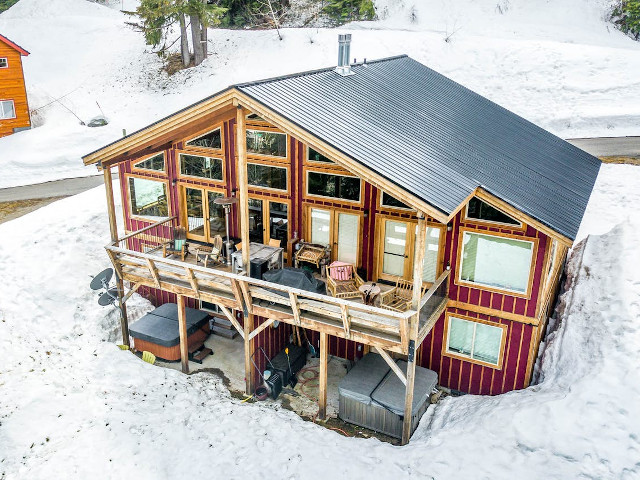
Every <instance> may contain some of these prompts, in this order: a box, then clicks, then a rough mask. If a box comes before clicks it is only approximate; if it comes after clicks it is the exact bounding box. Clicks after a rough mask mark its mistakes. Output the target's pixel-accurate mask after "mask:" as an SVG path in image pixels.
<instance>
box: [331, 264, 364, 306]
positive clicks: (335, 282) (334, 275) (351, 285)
mask: <svg viewBox="0 0 640 480" xmlns="http://www.w3.org/2000/svg"><path fill="white" fill-rule="evenodd" d="M363 284H364V280H362V278H360V275H358V273H357V272H356V266H355V265H354V264H352V263H344V262H333V263H332V264H331V265H329V266H328V267H327V291H328V292H329V294H330V295H331V296H332V297H336V298H361V297H362V293H361V292H360V290H359V289H360V287H361V286H362V285H363Z"/></svg>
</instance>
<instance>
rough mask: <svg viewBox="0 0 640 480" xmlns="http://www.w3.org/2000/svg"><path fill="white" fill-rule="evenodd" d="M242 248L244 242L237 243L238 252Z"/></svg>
mask: <svg viewBox="0 0 640 480" xmlns="http://www.w3.org/2000/svg"><path fill="white" fill-rule="evenodd" d="M240 250H242V242H238V243H236V252H239V251H240Z"/></svg>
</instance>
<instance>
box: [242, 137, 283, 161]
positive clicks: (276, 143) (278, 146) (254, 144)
mask: <svg viewBox="0 0 640 480" xmlns="http://www.w3.org/2000/svg"><path fill="white" fill-rule="evenodd" d="M247 152H248V153H254V154H257V155H268V156H270V157H283V158H286V156H287V136H286V135H285V134H284V133H278V132H266V131H263V130H247Z"/></svg>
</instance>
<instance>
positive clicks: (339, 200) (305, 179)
mask: <svg viewBox="0 0 640 480" xmlns="http://www.w3.org/2000/svg"><path fill="white" fill-rule="evenodd" d="M310 172H314V173H321V174H323V175H334V176H338V177H351V178H357V179H358V180H359V181H360V194H359V199H358V200H346V199H344V198H340V197H326V196H324V195H313V194H310V193H309V173H310ZM302 183H303V185H302V188H303V190H302V191H303V194H304V198H310V199H316V200H323V201H325V202H327V201H330V202H336V203H345V204H348V205H360V206H361V205H362V204H363V203H364V195H363V190H364V185H363V182H362V178H360V177H358V176H357V175H354V174H352V173H349V174H344V173H338V172H336V171H334V170H328V171H326V170H325V171H323V170H322V169H320V168H304V175H303V179H302Z"/></svg>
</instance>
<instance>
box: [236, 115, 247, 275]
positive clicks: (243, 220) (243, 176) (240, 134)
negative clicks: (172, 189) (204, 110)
mask: <svg viewBox="0 0 640 480" xmlns="http://www.w3.org/2000/svg"><path fill="white" fill-rule="evenodd" d="M246 115H247V111H246V110H245V109H244V108H243V107H242V106H241V105H238V109H237V111H236V154H237V155H238V194H239V196H240V198H239V202H238V212H239V214H240V238H241V239H242V246H243V248H242V265H243V266H244V270H245V272H249V243H250V241H249V184H248V181H247V121H246Z"/></svg>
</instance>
